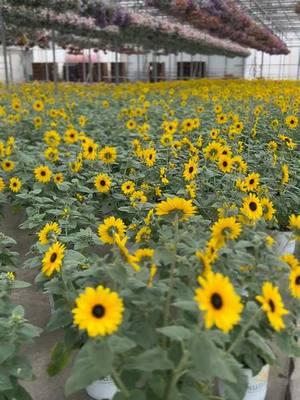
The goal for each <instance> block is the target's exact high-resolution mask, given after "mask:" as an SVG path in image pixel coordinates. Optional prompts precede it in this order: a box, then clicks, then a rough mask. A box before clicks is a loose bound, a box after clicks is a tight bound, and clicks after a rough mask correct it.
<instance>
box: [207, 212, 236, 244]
mask: <svg viewBox="0 0 300 400" xmlns="http://www.w3.org/2000/svg"><path fill="white" fill-rule="evenodd" d="M241 230H242V227H241V224H240V223H239V222H237V220H236V218H235V217H227V218H220V219H219V220H218V221H217V222H215V223H214V224H213V226H212V228H211V231H212V236H213V237H214V238H215V239H216V240H217V242H221V243H224V242H225V241H226V240H235V239H237V238H238V237H239V235H240V233H241Z"/></svg>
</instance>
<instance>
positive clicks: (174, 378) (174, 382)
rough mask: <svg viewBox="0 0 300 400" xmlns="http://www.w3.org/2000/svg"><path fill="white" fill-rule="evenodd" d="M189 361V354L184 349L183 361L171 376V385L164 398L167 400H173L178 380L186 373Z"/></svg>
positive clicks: (168, 386)
mask: <svg viewBox="0 0 300 400" xmlns="http://www.w3.org/2000/svg"><path fill="white" fill-rule="evenodd" d="M188 359H189V353H188V352H187V351H186V350H184V349H183V353H182V357H181V360H180V362H179V364H178V366H177V368H176V369H175V370H174V371H173V373H172V375H171V380H170V383H169V384H168V385H167V389H166V395H165V396H164V398H165V400H172V396H173V394H172V393H173V389H174V388H175V387H176V385H177V382H178V379H180V377H181V376H182V374H183V373H184V369H185V365H186V363H187V361H188Z"/></svg>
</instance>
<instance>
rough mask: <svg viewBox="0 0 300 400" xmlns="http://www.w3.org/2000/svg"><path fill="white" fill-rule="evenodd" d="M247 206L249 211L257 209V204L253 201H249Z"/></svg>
mask: <svg viewBox="0 0 300 400" xmlns="http://www.w3.org/2000/svg"><path fill="white" fill-rule="evenodd" d="M249 208H250V210H251V211H256V210H257V204H256V203H255V202H254V201H251V203H250V204H249Z"/></svg>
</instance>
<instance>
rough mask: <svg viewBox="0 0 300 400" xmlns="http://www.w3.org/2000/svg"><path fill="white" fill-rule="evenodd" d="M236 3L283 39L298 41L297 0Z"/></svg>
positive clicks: (238, 1) (257, 0)
mask: <svg viewBox="0 0 300 400" xmlns="http://www.w3.org/2000/svg"><path fill="white" fill-rule="evenodd" d="M237 3H239V4H240V5H241V6H242V7H244V9H245V10H246V11H247V12H248V13H249V14H251V15H252V16H253V17H254V18H256V19H257V20H258V21H260V22H262V23H264V24H265V25H267V26H268V27H270V28H271V29H273V30H274V31H275V32H277V33H279V34H281V35H282V36H283V38H288V39H289V40H291V39H293V38H294V39H297V40H300V15H299V14H296V12H295V8H296V4H297V3H298V0H237Z"/></svg>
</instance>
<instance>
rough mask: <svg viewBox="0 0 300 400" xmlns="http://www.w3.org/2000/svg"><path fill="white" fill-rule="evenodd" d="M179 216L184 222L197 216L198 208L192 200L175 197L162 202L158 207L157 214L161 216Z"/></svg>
mask: <svg viewBox="0 0 300 400" xmlns="http://www.w3.org/2000/svg"><path fill="white" fill-rule="evenodd" d="M171 213H175V214H177V215H178V216H179V217H180V218H181V219H182V220H185V219H187V218H190V217H192V216H193V215H195V214H196V207H195V206H193V203H192V200H185V199H182V198H181V197H173V198H169V199H167V200H164V201H162V202H161V203H159V204H158V205H157V207H156V214H157V215H159V216H162V215H169V214H171Z"/></svg>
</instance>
